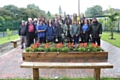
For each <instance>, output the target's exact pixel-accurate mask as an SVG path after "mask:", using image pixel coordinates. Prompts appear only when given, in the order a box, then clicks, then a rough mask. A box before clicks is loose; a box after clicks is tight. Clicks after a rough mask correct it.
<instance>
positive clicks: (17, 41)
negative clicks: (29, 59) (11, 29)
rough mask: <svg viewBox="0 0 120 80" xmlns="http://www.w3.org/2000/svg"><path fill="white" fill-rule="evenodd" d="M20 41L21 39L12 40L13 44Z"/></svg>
mask: <svg viewBox="0 0 120 80" xmlns="http://www.w3.org/2000/svg"><path fill="white" fill-rule="evenodd" d="M18 41H20V38H19V39H15V40H12V41H11V43H14V42H18Z"/></svg>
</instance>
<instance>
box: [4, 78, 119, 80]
mask: <svg viewBox="0 0 120 80" xmlns="http://www.w3.org/2000/svg"><path fill="white" fill-rule="evenodd" d="M2 80H33V79H21V78H14V79H2ZM39 80H95V79H93V78H61V79H60V78H58V79H47V78H40V79H39ZM101 80H120V78H101Z"/></svg>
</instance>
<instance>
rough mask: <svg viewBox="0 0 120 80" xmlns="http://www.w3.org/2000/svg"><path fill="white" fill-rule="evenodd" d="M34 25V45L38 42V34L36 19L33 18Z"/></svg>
mask: <svg viewBox="0 0 120 80" xmlns="http://www.w3.org/2000/svg"><path fill="white" fill-rule="evenodd" d="M33 23H34V25H35V27H36V32H35V43H36V42H37V41H38V33H37V18H34V22H33Z"/></svg>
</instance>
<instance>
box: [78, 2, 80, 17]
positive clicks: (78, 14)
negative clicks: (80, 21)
mask: <svg viewBox="0 0 120 80" xmlns="http://www.w3.org/2000/svg"><path fill="white" fill-rule="evenodd" d="M78 15H79V17H80V0H78Z"/></svg>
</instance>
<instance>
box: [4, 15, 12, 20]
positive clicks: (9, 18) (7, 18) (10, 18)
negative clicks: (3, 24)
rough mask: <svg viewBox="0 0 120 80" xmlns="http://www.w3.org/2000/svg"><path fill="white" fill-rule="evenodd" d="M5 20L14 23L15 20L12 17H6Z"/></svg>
mask: <svg viewBox="0 0 120 80" xmlns="http://www.w3.org/2000/svg"><path fill="white" fill-rule="evenodd" d="M5 20H6V21H12V20H13V18H12V17H11V16H5Z"/></svg>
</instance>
